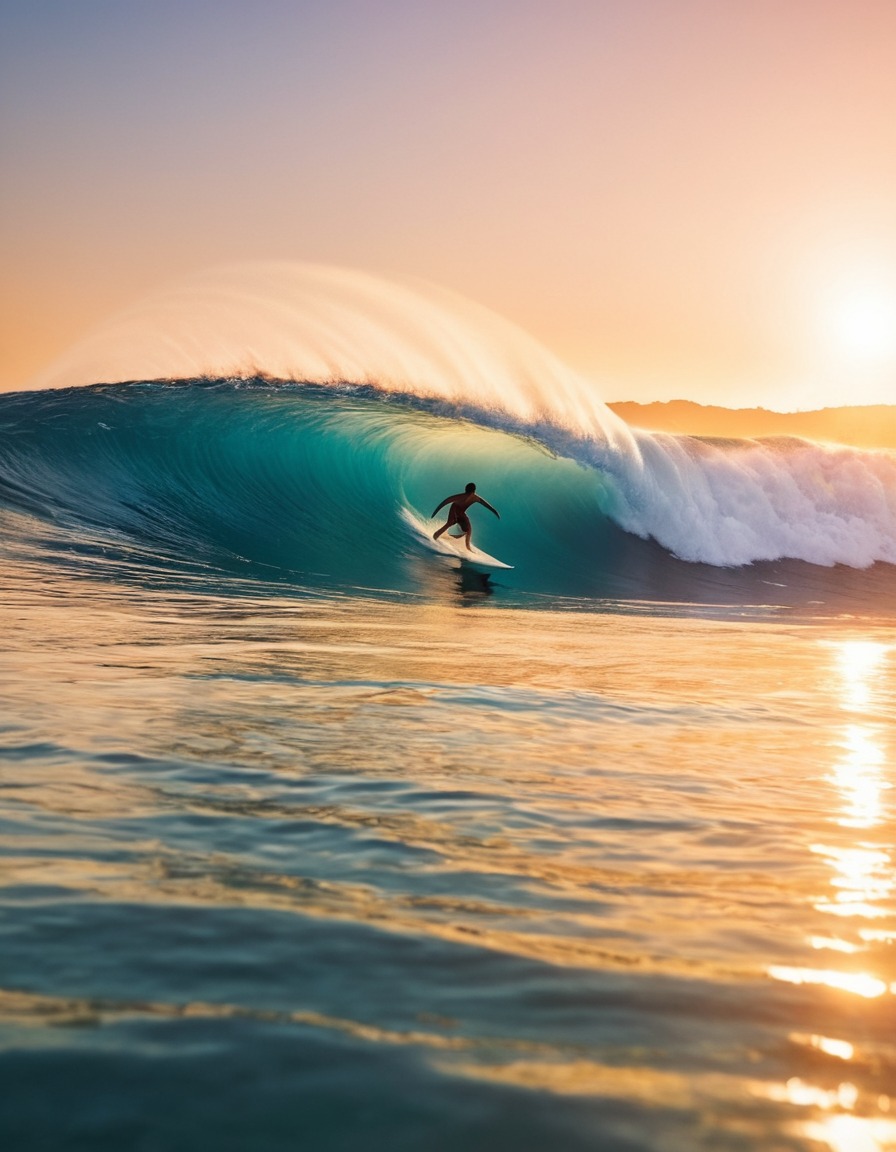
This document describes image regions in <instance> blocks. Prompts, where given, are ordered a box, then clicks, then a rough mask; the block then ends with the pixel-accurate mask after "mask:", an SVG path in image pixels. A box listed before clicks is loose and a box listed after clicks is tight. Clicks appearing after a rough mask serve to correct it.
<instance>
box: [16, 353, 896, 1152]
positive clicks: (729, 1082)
mask: <svg viewBox="0 0 896 1152" xmlns="http://www.w3.org/2000/svg"><path fill="white" fill-rule="evenodd" d="M524 399H525V398H524ZM529 409H530V410H528V411H527V408H526V404H525V403H524V402H523V401H522V400H521V399H520V395H516V396H515V397H513V398H512V402H510V401H509V402H508V403H506V404H503V405H502V403H500V398H499V397H496V396H495V395H491V396H487V397H485V398H483V396H482V395H481V394H478V393H477V394H473V393H471V394H469V395H467V396H466V397H463V396H459V395H457V394H454V395H449V394H448V393H447V392H446V391H445V390H444V389H442V390H441V391H440V390H438V389H433V388H429V389H420V390H416V391H415V390H414V389H413V388H412V387H409V386H407V385H406V384H401V385H400V386H394V385H391V386H389V387H380V386H379V385H378V384H377V383H376V381H375V380H367V381H363V380H362V381H360V382H359V381H355V382H354V383H345V382H342V383H340V382H339V381H338V380H336V381H334V380H330V381H317V382H310V383H297V382H293V383H283V382H280V383H278V382H276V381H272V380H270V379H267V378H265V377H263V376H260V375H256V376H251V375H250V376H249V377H248V378H235V377H216V376H202V377H197V378H186V379H179V380H166V381H164V382H158V381H157V382H139V381H136V382H132V383H125V384H115V385H104V386H99V385H97V386H83V387H73V388H66V387H61V388H53V389H50V390H35V391H28V392H20V393H15V394H9V395H5V396H2V397H0V597H2V601H0V602H2V632H3V639H2V646H0V677H2V680H0V1086H2V1087H0V1142H2V1146H3V1148H4V1149H9V1150H10V1152H13V1150H15V1152H20V1150H22V1152H24V1150H29V1152H30V1150H32V1149H35V1150H37V1149H48V1150H50V1149H52V1150H57V1149H58V1150H75V1149H78V1150H81V1149H83V1150H88V1149H89V1150H90V1152H106V1150H109V1152H112V1150H114V1152H121V1150H122V1149H129V1150H140V1152H142V1150H147V1152H149V1150H164V1152H169V1150H181V1149H182V1150H184V1152H188V1150H189V1152H195V1150H196V1149H204V1148H209V1149H215V1150H216V1152H223V1150H230V1149H232V1150H234V1152H236V1150H244V1149H252V1150H253V1152H255V1150H258V1152H274V1150H277V1152H279V1150H281V1149H283V1150H284V1152H285V1150H287V1149H289V1150H293V1149H297V1148H302V1149H305V1148H308V1149H323V1150H329V1149H359V1148H360V1149H377V1150H378V1149H383V1150H389V1152H398V1150H403V1149H407V1150H417V1149H435V1150H438V1149H446V1150H448V1149H451V1150H453V1149H482V1150H486V1149H487V1150H489V1152H498V1150H501V1149H513V1150H514V1152H518V1150H527V1149H533V1150H541V1149H545V1150H552V1152H553V1150H555V1149H562V1150H564V1152H575V1150H577V1149H593V1150H599V1152H636V1150H637V1152H648V1150H649V1152H703V1150H706V1152H710V1150H712V1152H720V1150H726V1152H727V1150H731V1152H746V1150H750V1152H777V1150H793V1152H797V1150H799V1152H810V1150H815V1152H817V1150H821V1152H823V1150H825V1149H830V1150H833V1152H884V1150H887V1149H893V1148H896V872H894V862H896V791H894V788H893V785H894V783H896V725H894V718H896V640H894V623H896V456H894V455H893V454H892V453H887V452H867V451H866V452H862V451H859V450H856V449H851V448H846V447H834V446H830V445H819V444H812V443H810V442H807V441H803V440H775V441H736V440H726V441H708V440H698V439H694V438H689V437H681V436H677V437H676V436H650V435H648V434H647V433H642V432H634V431H630V430H628V429H627V428H625V426H623V425H621V424H619V423H618V422H614V420H613V419H612V417H611V414H608V413H607V414H603V413H600V412H599V406H598V408H596V409H595V411H598V415H599V416H600V419H599V420H597V421H594V422H591V423H590V421H591V416H590V414H589V412H587V411H582V410H577V411H576V412H575V413H574V414H573V415H571V411H572V408H571V407H570V405H569V404H566V403H565V402H564V404H563V405H561V404H558V405H555V406H554V408H551V407H550V406H549V405H544V404H542V405H538V404H535V405H534V406H533V405H531V404H530V405H529ZM589 429H590V430H589ZM470 480H472V481H475V482H476V484H477V486H478V490H479V492H480V493H481V494H482V495H483V496H484V497H485V499H487V500H488V501H489V502H490V503H492V504H494V505H495V507H496V508H497V509H498V510H499V512H500V520H499V519H497V518H495V517H493V516H491V514H490V513H489V512H488V511H486V510H485V509H483V508H481V507H478V508H474V509H473V511H472V514H471V515H472V520H473V524H474V542H475V543H476V544H478V545H479V546H481V547H482V548H483V549H484V550H485V551H487V552H489V553H491V554H492V555H494V556H497V557H498V558H500V560H502V561H503V562H504V563H506V564H508V565H512V567H511V568H509V569H500V570H496V569H489V568H486V567H482V566H480V565H476V564H471V563H468V562H467V561H466V560H464V559H461V558H459V557H454V556H447V555H439V554H437V553H436V552H434V551H433V550H432V549H431V548H430V547H429V546H428V545H427V543H426V540H425V538H424V537H423V536H422V535H421V534H420V533H418V532H416V531H415V530H414V527H413V523H412V519H413V517H416V518H417V520H418V521H419V522H420V523H423V524H426V525H428V526H429V528H430V529H434V528H435V527H436V526H437V525H438V524H439V523H441V522H442V519H441V517H440V518H439V519H437V520H430V519H429V513H430V512H431V510H432V509H433V508H434V507H435V505H436V504H437V503H438V502H439V501H440V500H441V499H442V498H443V497H444V496H446V495H448V494H449V493H452V492H456V491H459V490H460V489H461V488H462V487H463V485H464V484H465V483H466V482H468V481H470ZM409 517H411V519H409Z"/></svg>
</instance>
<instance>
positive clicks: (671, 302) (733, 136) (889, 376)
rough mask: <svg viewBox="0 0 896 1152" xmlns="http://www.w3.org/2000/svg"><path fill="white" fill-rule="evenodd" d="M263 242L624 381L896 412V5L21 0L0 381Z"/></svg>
mask: <svg viewBox="0 0 896 1152" xmlns="http://www.w3.org/2000/svg"><path fill="white" fill-rule="evenodd" d="M257 260H278V261H312V262H318V263H326V264H334V265H338V266H342V267H348V268H357V269H361V270H363V271H367V272H374V273H377V274H382V275H385V276H391V275H398V276H406V275H410V276H414V277H420V278H423V279H425V280H427V281H430V282H433V283H436V284H439V285H443V286H445V287H447V288H449V289H451V290H453V291H455V292H459V293H461V294H462V295H464V296H467V297H469V298H471V299H473V300H475V301H478V302H479V303H481V304H483V305H485V306H486V307H488V308H490V309H493V310H494V311H496V312H498V313H499V314H501V315H502V316H504V317H506V318H507V319H509V320H511V321H512V322H514V323H515V324H517V325H519V326H520V327H522V328H523V329H525V330H526V331H527V332H528V333H530V334H531V335H532V336H533V337H535V338H536V339H537V340H539V341H540V342H542V343H543V344H544V345H546V346H547V347H548V348H549V349H550V350H551V351H552V352H553V353H555V354H556V355H557V356H559V357H560V358H561V359H562V360H564V361H565V362H566V363H567V364H569V365H570V366H572V367H573V368H574V369H576V370H577V371H579V372H581V373H583V374H585V375H586V376H588V377H589V378H591V379H593V380H594V381H595V387H596V388H597V389H598V390H599V392H600V394H601V395H602V396H603V398H604V399H606V400H641V401H648V400H654V399H660V400H662V399H672V398H686V399H692V400H698V401H700V402H703V403H716V404H725V405H728V406H731V407H747V406H751V405H763V406H765V407H769V408H778V409H783V410H790V409H800V408H802V409H808V408H817V407H822V406H825V405H837V404H858V403H875V402H888V403H896V2H894V0H427V2H426V3H422V2H420V0H152V2H150V0H78V2H77V3H72V2H71V0H0V390H10V389H17V388H23V387H27V386H28V382H29V380H31V378H32V377H33V376H34V375H35V374H37V373H40V372H41V371H42V370H43V369H45V368H46V367H47V365H48V364H50V363H51V362H52V361H53V360H54V359H55V358H56V357H58V356H59V355H60V354H62V353H63V352H64V351H65V350H66V349H67V348H68V347H69V346H70V345H71V344H72V343H73V342H74V341H76V340H78V339H79V338H80V337H82V336H83V335H84V334H85V333H87V332H89V331H90V330H91V329H93V328H95V327H96V326H98V325H102V324H103V323H104V322H105V321H106V320H107V319H108V318H109V317H110V316H113V315H114V314H115V313H116V312H117V311H119V310H120V309H122V308H125V307H127V306H129V305H131V304H133V303H134V302H136V301H139V300H140V299H141V298H142V297H143V296H145V295H147V294H149V293H151V292H153V291H155V290H157V289H159V288H163V287H165V286H166V285H169V284H172V283H176V282H177V281H178V280H179V279H181V278H183V277H189V276H191V275H193V274H195V273H197V272H202V271H203V270H204V269H207V268H213V267H216V266H218V265H221V264H229V263H232V262H235V261H257Z"/></svg>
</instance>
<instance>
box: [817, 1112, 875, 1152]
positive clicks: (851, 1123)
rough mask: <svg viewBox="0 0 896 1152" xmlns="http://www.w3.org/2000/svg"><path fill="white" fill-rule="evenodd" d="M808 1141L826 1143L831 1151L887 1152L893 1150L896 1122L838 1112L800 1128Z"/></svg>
mask: <svg viewBox="0 0 896 1152" xmlns="http://www.w3.org/2000/svg"><path fill="white" fill-rule="evenodd" d="M803 1132H804V1133H805V1135H806V1136H808V1137H809V1139H810V1140H818V1141H819V1142H821V1143H824V1144H827V1146H828V1147H829V1148H830V1149H831V1152H889V1150H891V1149H893V1148H896V1123H894V1121H892V1120H884V1119H880V1118H871V1119H869V1118H867V1117H864V1116H850V1115H849V1114H848V1113H844V1112H841V1113H838V1114H837V1115H835V1116H827V1117H825V1119H823V1120H816V1121H811V1122H810V1123H808V1124H806V1125H805V1126H804V1127H803Z"/></svg>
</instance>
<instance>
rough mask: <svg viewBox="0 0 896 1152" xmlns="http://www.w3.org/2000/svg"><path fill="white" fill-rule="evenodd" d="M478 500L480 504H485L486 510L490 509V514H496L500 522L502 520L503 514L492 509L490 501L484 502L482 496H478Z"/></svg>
mask: <svg viewBox="0 0 896 1152" xmlns="http://www.w3.org/2000/svg"><path fill="white" fill-rule="evenodd" d="M476 499H477V500H478V501H479V503H480V504H484V505H485V506H486V508H488V510H489V512H494V514H495V515H496V516H497V517H498V519H499V520H500V519H501V513H500V512H499V511H498V509H497V508H492V506H491V504H489V502H488V500H483V499H482V497H481V496H477V497H476Z"/></svg>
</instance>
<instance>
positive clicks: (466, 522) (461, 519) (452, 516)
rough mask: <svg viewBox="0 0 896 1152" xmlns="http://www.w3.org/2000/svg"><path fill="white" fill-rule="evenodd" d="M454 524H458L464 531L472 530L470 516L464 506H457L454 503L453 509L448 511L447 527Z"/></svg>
mask: <svg viewBox="0 0 896 1152" xmlns="http://www.w3.org/2000/svg"><path fill="white" fill-rule="evenodd" d="M454 524H456V525H457V526H458V528H460V530H461V532H463V533H467V532H469V531H470V528H471V525H470V517H469V516H468V515H467V514H466V512H464V510H463V509H462V508H455V507H454V505H452V506H451V511H450V512H449V513H448V524H447V527H448V528H451V527H452V526H453V525H454Z"/></svg>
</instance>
